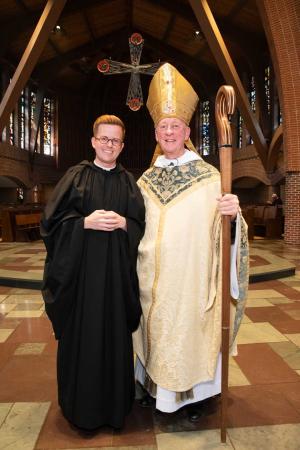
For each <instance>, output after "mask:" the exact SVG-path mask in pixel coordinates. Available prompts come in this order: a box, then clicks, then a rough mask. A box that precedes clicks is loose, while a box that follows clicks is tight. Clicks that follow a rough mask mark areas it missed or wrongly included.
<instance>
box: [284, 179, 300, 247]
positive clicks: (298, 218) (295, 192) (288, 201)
mask: <svg viewBox="0 0 300 450" xmlns="http://www.w3.org/2000/svg"><path fill="white" fill-rule="evenodd" d="M285 183H286V184H285V230H284V240H285V242H286V243H287V244H293V245H294V244H297V243H300V201H299V199H300V172H288V173H287V174H286V182H285Z"/></svg>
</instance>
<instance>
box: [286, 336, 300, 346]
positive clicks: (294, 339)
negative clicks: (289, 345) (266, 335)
mask: <svg viewBox="0 0 300 450" xmlns="http://www.w3.org/2000/svg"><path fill="white" fill-rule="evenodd" d="M286 337H287V338H288V339H289V340H290V341H292V342H294V344H296V345H297V346H298V347H300V333H295V334H286Z"/></svg>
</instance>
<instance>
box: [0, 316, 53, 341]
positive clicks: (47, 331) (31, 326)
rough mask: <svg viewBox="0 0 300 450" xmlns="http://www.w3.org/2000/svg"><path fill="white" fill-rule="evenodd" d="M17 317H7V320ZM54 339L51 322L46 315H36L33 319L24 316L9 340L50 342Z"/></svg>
mask: <svg viewBox="0 0 300 450" xmlns="http://www.w3.org/2000/svg"><path fill="white" fill-rule="evenodd" d="M13 320H16V319H9V318H6V321H7V322H8V323H10V322H9V321H13ZM53 339H54V337H53V331H52V327H51V323H50V321H49V319H48V318H46V317H36V318H33V319H28V318H25V319H24V318H23V319H22V320H21V321H20V323H19V325H18V326H17V328H16V331H15V332H14V333H13V334H12V335H11V336H10V338H9V342H18V343H23V342H50V341H52V340H53Z"/></svg>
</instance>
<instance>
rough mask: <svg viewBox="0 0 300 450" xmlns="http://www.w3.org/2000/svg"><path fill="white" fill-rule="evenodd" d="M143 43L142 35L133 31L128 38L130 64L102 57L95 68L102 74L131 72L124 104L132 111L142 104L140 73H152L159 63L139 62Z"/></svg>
mask: <svg viewBox="0 0 300 450" xmlns="http://www.w3.org/2000/svg"><path fill="white" fill-rule="evenodd" d="M143 45H144V39H143V37H142V36H141V35H140V34H139V33H133V34H132V35H131V36H130V38H129V49H130V59H131V64H128V63H123V62H119V61H114V60H112V59H102V60H101V61H99V62H98V64H97V69H98V70H99V72H101V73H102V74H103V75H116V74H122V73H130V74H131V76H130V82H129V87H128V93H127V100H126V104H127V105H128V106H129V108H130V109H131V110H133V111H137V110H138V109H140V107H141V106H142V105H143V92H142V87H141V80H140V74H143V75H154V74H155V72H156V71H157V69H158V68H159V66H160V65H161V63H160V62H157V63H151V64H140V59H141V54H142V50H143Z"/></svg>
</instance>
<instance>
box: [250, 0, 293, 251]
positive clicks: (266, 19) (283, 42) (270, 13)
mask: <svg viewBox="0 0 300 450" xmlns="http://www.w3.org/2000/svg"><path fill="white" fill-rule="evenodd" d="M256 3H257V7H258V10H259V12H260V15H261V19H262V22H263V25H264V29H265V32H266V36H267V39H268V42H269V48H270V52H271V55H272V61H273V65H274V70H275V75H276V80H277V86H278V93H279V98H280V107H281V111H282V116H283V123H282V125H283V148H284V162H285V171H286V191H285V204H284V207H285V232H284V240H285V242H286V243H291V244H294V245H300V206H299V198H300V197H299V194H300V120H299V118H300V106H299V105H300V59H299V54H300V33H299V0H276V2H275V1H274V0H257V2H256Z"/></svg>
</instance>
